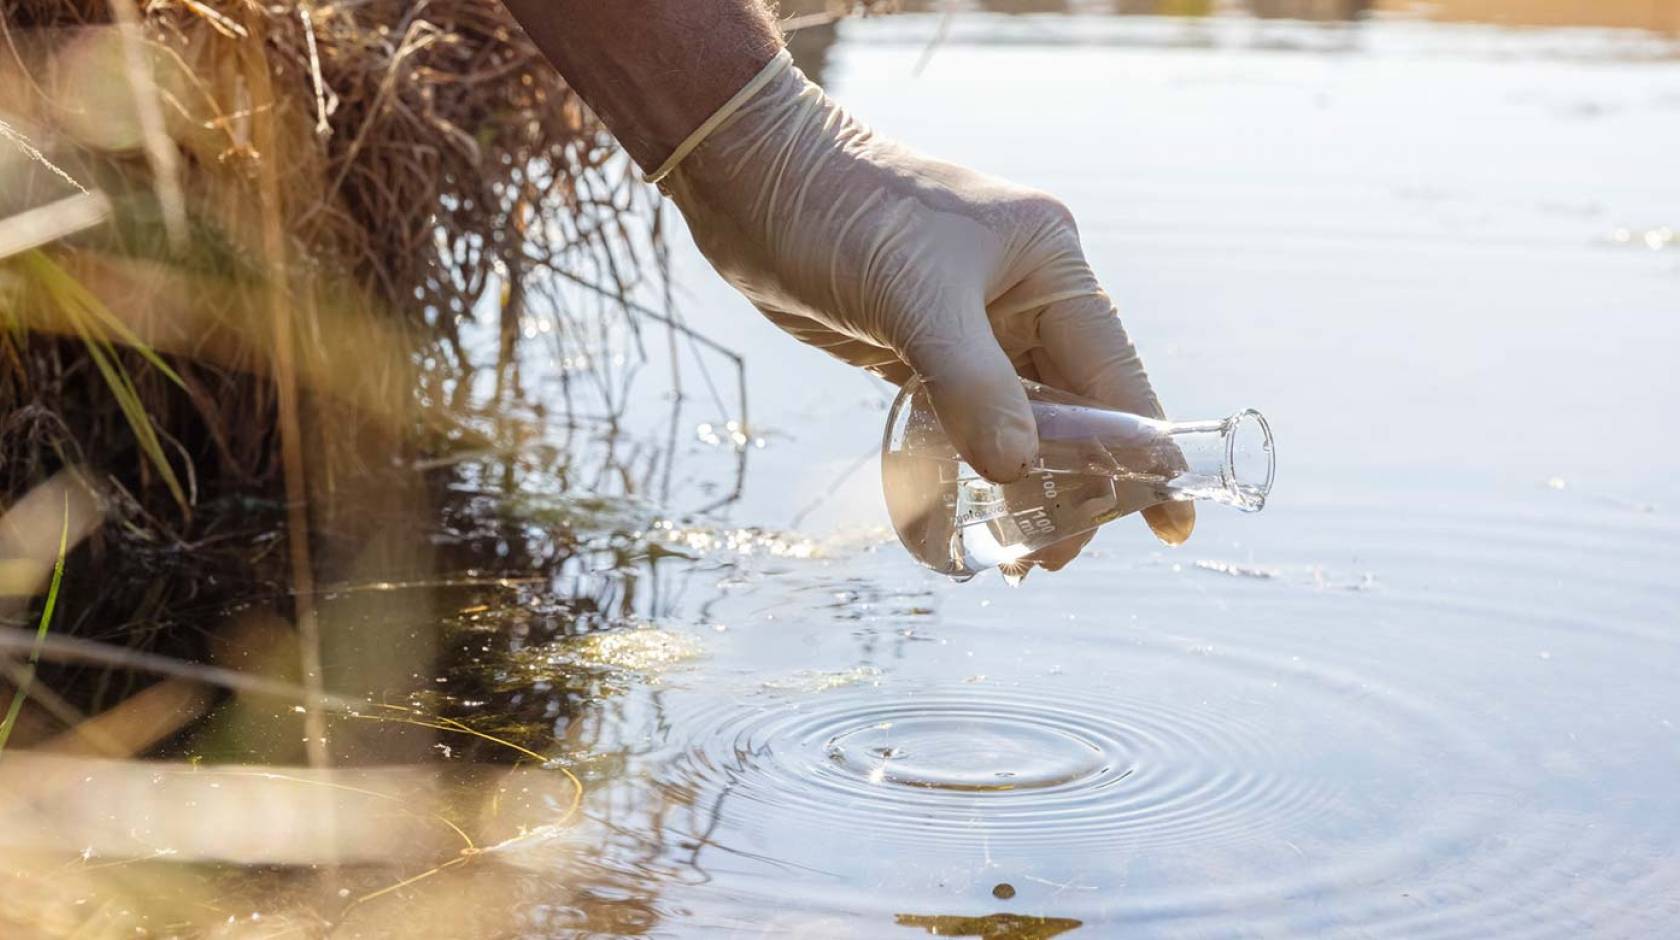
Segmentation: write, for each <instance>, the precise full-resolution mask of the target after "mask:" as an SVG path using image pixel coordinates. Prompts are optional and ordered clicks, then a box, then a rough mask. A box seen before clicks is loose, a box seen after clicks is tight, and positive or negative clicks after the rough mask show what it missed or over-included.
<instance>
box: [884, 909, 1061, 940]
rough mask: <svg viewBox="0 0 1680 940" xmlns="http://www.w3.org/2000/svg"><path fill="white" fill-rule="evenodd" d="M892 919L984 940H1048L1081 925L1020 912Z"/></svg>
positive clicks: (938, 933)
mask: <svg viewBox="0 0 1680 940" xmlns="http://www.w3.org/2000/svg"><path fill="white" fill-rule="evenodd" d="M893 922H894V923H896V924H898V925H899V926H900V927H920V928H922V929H923V930H925V931H927V932H928V933H930V934H933V935H934V936H936V937H983V938H986V940H1049V938H1051V937H1055V936H1059V935H1061V934H1064V933H1067V932H1068V931H1070V930H1073V929H1075V928H1077V927H1079V926H1081V922H1080V921H1077V920H1070V919H1068V918H1065V917H1031V916H1027V915H1023V914H987V915H984V916H978V917H965V916H963V915H960V914H944V915H940V914H899V915H897V916H896V917H894V918H893Z"/></svg>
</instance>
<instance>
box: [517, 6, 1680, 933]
mask: <svg viewBox="0 0 1680 940" xmlns="http://www.w3.org/2000/svg"><path fill="white" fill-rule="evenodd" d="M812 45H813V47H814V51H813V49H810V48H808V49H806V50H805V55H806V65H807V67H808V68H813V69H816V68H820V69H821V71H822V73H823V76H824V79H825V81H826V82H827V83H828V86H829V88H830V91H831V92H832V93H834V94H836V95H837V96H839V97H840V98H841V99H842V100H844V101H846V102H847V103H848V104H849V105H850V106H851V107H852V108H854V109H855V110H856V111H857V112H859V113H860V114H862V115H863V116H865V118H866V119H867V120H869V121H871V122H873V123H874V124H875V125H876V126H877V127H878V128H879V129H880V130H882V131H884V132H886V133H889V134H894V135H897V136H899V137H901V138H903V139H905V140H907V141H909V142H911V143H912V144H914V145H915V146H917V147H919V148H921V149H924V150H926V151H930V152H932V153H934V154H937V155H939V156H943V157H946V158H949V159H952V160H957V161H962V162H965V163H969V164H972V165H975V166H977V167H980V168H982V169H985V170H989V171H993V172H996V173H998V174H1001V175H1005V176H1008V177H1011V178H1014V179H1017V180H1020V181H1023V182H1026V183H1029V184H1034V185H1039V186H1042V187H1044V188H1047V189H1050V190H1052V191H1054V192H1056V193H1058V194H1059V195H1061V196H1062V197H1063V198H1065V199H1066V200H1067V201H1068V202H1069V203H1070V204H1071V205H1072V206H1073V207H1074V209H1075V212H1076V214H1077V215H1078V217H1079V221H1080V224H1081V229H1082V232H1083V235H1084V239H1085V242H1086V246H1087V249H1088V251H1089V253H1090V255H1091V257H1092V260H1093V263H1094V265H1095V267H1096V269H1097V271H1098V273H1099V275H1100V276H1101V277H1102V278H1103V279H1104V280H1105V282H1106V285H1107V287H1108V289H1109V291H1110V292H1111V293H1113V294H1114V295H1115V297H1116V298H1117V299H1118V301H1119V304H1120V306H1121V309H1122V311H1123V315H1124V316H1125V318H1126V320H1127V324H1128V326H1129V328H1130V329H1131V331H1132V333H1133V336H1134V338H1135V339H1136V341H1137V342H1138V344H1139V346H1140V348H1141V349H1142V350H1143V351H1144V355H1145V358H1146V361H1147V362H1148V363H1149V365H1150V368H1151V373H1152V375H1153V376H1154V379H1155V383H1156V386H1157V388H1158V389H1159V390H1160V392H1161V395H1162V398H1163V400H1164V401H1165V402H1166V403H1167V405H1168V409H1169V411H1170V412H1172V413H1173V414H1175V415H1178V416H1183V417H1203V416H1211V415H1221V414H1226V413H1229V412H1231V411H1233V410H1235V409H1238V408H1241V407H1249V406H1252V407H1258V408H1260V409H1262V410H1263V411H1265V412H1266V414H1267V415H1268V416H1269V417H1270V418H1271V420H1272V422H1273V426H1274V429H1275V432H1276V434H1277V439H1278V447H1279V453H1280V467H1279V475H1278V484H1277V487H1276V489H1275V490H1274V493H1273V498H1272V501H1271V503H1270V504H1269V506H1268V509H1267V511H1266V512H1265V513H1263V514H1261V515H1259V516H1243V515H1239V514H1237V513H1233V512H1229V511H1222V510H1221V509H1220V508H1219V507H1212V508H1209V509H1206V510H1204V512H1203V514H1202V519H1201V522H1200V524H1199V527H1198V529H1197V532H1196V534H1195V537H1194V538H1193V539H1192V540H1191V541H1190V542H1189V544H1188V545H1186V546H1184V547H1183V548H1180V549H1165V548H1163V547H1161V546H1160V545H1158V544H1157V543H1156V542H1154V541H1153V539H1151V538H1150V537H1149V535H1148V533H1147V532H1146V530H1145V529H1144V527H1143V526H1142V525H1140V524H1137V523H1136V522H1135V521H1133V520H1123V521H1122V522H1121V523H1118V524H1115V525H1112V526H1110V527H1108V529H1107V530H1105V531H1104V532H1103V534H1102V535H1101V536H1100V537H1099V538H1098V539H1097V541H1096V542H1095V543H1094V545H1093V546H1092V548H1091V549H1090V550H1088V551H1087V552H1086V553H1085V555H1084V556H1083V557H1082V558H1081V559H1080V560H1079V561H1078V562H1077V563H1075V564H1074V565H1072V566H1070V567H1069V568H1068V569H1066V570H1064V571H1062V572H1060V573H1056V574H1045V573H1042V572H1038V573H1034V574H1033V576H1032V577H1030V578H1028V579H1027V580H1026V582H1025V584H1024V585H1023V586H1021V587H1019V588H1010V587H1008V586H1006V585H1005V584H1004V583H1003V582H1002V580H1001V579H999V578H998V577H997V576H996V575H995V574H994V575H990V576H985V577H982V578H980V579H978V580H976V581H974V582H971V583H967V584H953V583H950V582H947V581H945V580H943V579H941V578H939V577H937V576H934V575H931V574H929V573H927V572H923V571H921V570H919V569H917V568H916V567H915V566H914V565H913V564H912V563H911V561H910V559H909V557H908V556H907V555H906V553H905V552H904V551H903V550H902V549H901V548H900V547H899V546H898V545H897V544H896V543H895V542H893V541H892V539H891V536H890V534H888V530H887V528H886V524H887V523H886V518H885V512H884V510H883V508H882V503H881V499H880V495H879V477H878V473H879V470H878V464H877V463H876V461H875V458H874V451H875V448H876V447H877V446H878V441H879V435H880V431H881V422H882V420H883V417H884V407H885V404H886V402H887V401H888V399H889V397H890V392H889V390H888V389H887V388H886V387H885V386H883V385H881V384H879V383H877V382H875V381H874V380H872V379H868V378H866V377H863V376H861V375H859V374H856V373H854V372H852V371H850V370H848V369H847V368H845V367H843V366H841V365H839V364H838V363H833V362H830V361H828V360H826V359H825V358H824V357H823V356H821V355H820V354H818V353H815V352H812V351H809V350H805V349H802V348H798V347H796V346H795V345H794V344H792V343H790V342H788V341H786V340H785V339H784V338H783V337H782V336H780V335H779V334H778V333H777V332H776V331H775V330H774V329H773V328H772V327H770V326H769V325H768V324H765V323H763V322H761V321H760V320H759V319H758V318H757V317H756V315H755V314H754V313H753V311H752V310H751V309H750V308H749V307H747V306H746V305H745V304H744V303H743V302H741V301H740V300H739V299H738V298H736V297H734V296H733V295H732V294H730V293H729V292H728V289H727V288H726V287H724V286H723V285H722V284H721V283H719V282H718V281H717V280H716V279H715V277H713V276H712V275H711V274H710V273H709V272H708V271H706V270H705V268H704V264H703V262H702V261H701V260H700V259H699V258H698V256H697V255H696V254H695V253H694V252H693V250H692V249H691V248H687V247H681V246H680V247H679V249H678V251H677V256H676V258H675V265H676V269H677V272H678V277H677V285H678V288H679V292H680V294H681V298H682V307H683V309H685V310H686V311H687V312H688V316H689V321H688V322H689V323H690V324H691V325H694V326H696V327H697V328H700V329H702V330H703V331H704V332H706V333H707V334H708V335H711V336H713V337H715V338H718V339H720V340H723V341H724V342H726V344H727V345H730V346H731V347H733V348H734V349H736V350H737V351H739V352H741V353H743V354H744V355H745V357H746V362H747V371H746V375H747V383H746V387H747V392H748V397H749V401H750V408H751V411H750V416H751V417H750V422H749V423H748V425H747V426H746V429H745V430H744V431H743V433H742V437H743V438H745V440H746V442H747V443H746V451H747V460H746V462H745V464H744V476H743V477H742V480H741V485H740V487H739V492H738V494H737V495H738V498H737V499H735V500H734V501H732V502H730V503H729V504H728V505H727V506H726V507H725V508H723V509H721V510H715V511H714V512H713V513H712V514H711V515H710V516H707V517H706V518H710V519H713V520H728V525H745V526H756V527H764V528H765V529H767V530H772V531H773V532H775V533H779V534H765V533H758V534H756V535H753V536H751V537H740V536H739V535H737V537H735V538H733V539H731V538H730V537H729V530H727V529H723V530H716V531H712V532H710V534H705V535H703V536H698V538H699V542H694V541H692V540H691V541H690V543H689V544H691V545H693V546H695V551H694V552H693V554H695V555H697V556H698V558H699V560H698V561H691V562H689V561H682V560H680V559H678V560H666V561H664V562H661V563H660V571H659V572H658V577H660V578H664V579H665V582H666V583H665V587H664V588H663V590H660V591H658V592H644V594H647V593H652V594H653V595H654V596H652V597H641V598H640V599H638V600H637V601H636V607H635V609H636V611H637V614H636V616H637V617H638V618H639V619H638V621H637V622H638V623H639V624H641V625H642V629H640V630H634V631H632V632H631V633H630V634H628V635H629V636H630V637H632V638H635V637H640V639H639V640H637V639H632V640H630V641H627V642H628V644H629V646H628V647H627V649H632V648H633V649H634V650H640V651H642V652H644V653H645V652H646V650H644V649H643V647H644V646H645V647H647V648H649V649H651V650H653V651H654V653H655V655H652V656H651V657H649V656H642V657H641V658H639V659H638V658H637V657H636V656H635V655H630V654H628V653H627V654H626V656H627V657H628V659H629V660H633V661H632V662H631V663H630V664H629V665H627V666H624V667H623V668H622V669H620V670H619V673H618V674H619V675H620V681H618V683H617V685H616V686H615V688H614V690H613V692H612V694H611V695H610V696H609V697H605V698H603V699H602V703H603V704H600V705H599V706H597V707H596V708H594V709H589V710H586V711H585V714H584V715H583V716H582V717H580V718H578V719H576V720H575V721H574V722H573V724H572V725H571V726H569V730H568V738H569V739H571V740H575V741H579V742H586V743H587V751H588V753H589V754H591V755H593V757H591V758H589V760H595V761H598V762H599V763H600V767H601V769H599V770H597V771H594V772H589V771H590V766H591V765H590V764H589V763H588V760H582V762H581V765H580V766H581V767H582V768H583V770H584V771H585V772H584V773H583V774H582V776H583V779H584V783H585V789H586V795H585V798H584V801H583V822H581V823H580V824H579V825H578V826H577V828H576V829H575V830H574V832H573V839H574V840H577V844H579V845H581V846H584V848H583V849H582V850H581V851H580V852H579V853H578V856H577V858H574V859H573V861H572V862H571V863H570V864H569V865H568V866H566V870H567V872H568V874H567V876H566V879H567V880H565V881H564V883H565V884H566V885H567V886H568V888H567V892H566V893H567V895H568V897H570V898H571V900H570V901H569V902H567V903H553V904H544V903H538V904H536V905H535V906H534V907H533V908H532V911H534V913H531V915H530V916H531V917H532V918H533V920H531V921H530V922H529V923H531V924H532V925H534V929H537V930H539V931H541V930H545V929H552V930H556V931H559V932H564V931H565V930H567V929H572V928H581V929H592V930H601V931H604V932H615V931H621V932H642V931H645V932H647V933H650V934H654V935H661V936H704V935H712V934H716V935H720V936H721V935H766V936H795V935H798V936H835V937H854V936H855V937H882V936H895V935H903V936H915V935H927V934H937V935H944V936H983V937H1048V936H1053V935H1057V934H1060V933H1063V932H1067V931H1074V932H1075V933H1077V934H1079V935H1090V936H1120V935H1124V936H1129V937H1149V936H1164V937H1175V936H1203V937H1205V936H1249V935H1254V936H1312V935H1326V934H1334V935H1358V936H1405V937H1448V936H1466V937H1468V936H1475V937H1495V936H1500V937H1503V936H1523V937H1529V936H1552V935H1559V936H1563V935H1567V936H1579V935H1583V934H1589V935H1593V936H1628V937H1635V936H1654V935H1658V934H1660V933H1663V932H1665V928H1667V929H1672V927H1673V925H1674V924H1675V923H1677V922H1680V808H1677V807H1676V805H1675V803H1674V800H1673V794H1674V787H1675V785H1676V780H1677V779H1680V686H1677V684H1676V678H1677V677H1680V623H1677V614H1680V586H1677V585H1676V582H1675V579H1674V576H1673V571H1674V567H1675V563H1676V562H1677V561H1680V524H1677V522H1676V516H1675V510H1676V508H1677V507H1680V477H1677V474H1676V472H1675V471H1676V467H1677V466H1680V441H1677V438H1676V435H1675V434H1674V432H1673V429H1674V421H1675V419H1674V416H1673V410H1674V408H1675V406H1676V404H1680V384H1677V381H1676V377H1675V376H1676V371H1675V369H1674V368H1673V365H1672V358H1673V351H1674V349H1676V348H1677V345H1680V316H1676V313H1680V242H1676V241H1675V240H1674V237H1673V235H1672V231H1671V230H1670V229H1668V228H1665V227H1664V226H1665V225H1674V224H1676V223H1677V220H1680V176H1676V174H1675V173H1674V172H1673V166H1674V164H1673V160H1674V154H1675V152H1676V151H1677V149H1680V61H1677V60H1676V58H1675V52H1676V47H1675V46H1674V45H1673V44H1672V43H1670V42H1668V41H1667V40H1664V39H1662V38H1660V37H1658V36H1655V35H1652V34H1646V33H1635V32H1611V31H1597V30H1569V31H1512V30H1499V29H1492V28H1488V27H1483V26H1448V25H1432V24H1425V23H1419V22H1416V21H1412V20H1382V19H1379V20H1377V21H1367V22H1363V23H1360V24H1357V25H1350V24H1331V25H1310V24H1302V23H1279V22H1267V21H1259V20H1253V19H1249V18H1246V17H1223V18H1213V19H1207V20H1172V19H1153V18H1141V19H1133V18H1114V17H1097V16H1090V17H1077V16H1061V17H1031V16H1029V17H997V16H985V15H980V14H964V15H962V16H958V17H954V18H952V19H950V20H948V21H944V20H942V19H941V18H940V17H938V16H934V15H928V16H905V17H897V18H887V19H871V20H867V21H860V22H848V23H845V24H843V25H841V26H840V27H839V28H838V30H835V31H832V32H830V33H829V34H828V35H827V36H826V37H825V38H824V41H822V42H818V43H813V44H812ZM818 57H820V58H818ZM679 241H680V238H679ZM691 381H692V378H691ZM701 410H702V411H704V410H705V408H704V406H702V407H701ZM727 417H728V412H727V411H725V412H720V413H719V415H718V417H717V419H716V420H717V422H718V424H717V425H716V426H714V424H713V423H711V422H708V423H706V424H705V425H702V426H700V427H699V428H698V429H697V430H696V429H695V422H696V419H695V418H694V417H693V415H692V414H689V415H688V416H686V417H684V418H683V419H682V422H683V423H682V429H681V439H682V440H683V441H685V442H686V443H684V444H683V445H682V446H681V447H680V448H679V449H680V450H682V451H684V452H685V453H686V455H687V460H688V461H689V463H688V464H685V466H690V467H692V466H712V467H721V466H726V465H728V462H729V460H731V459H733V457H732V456H725V455H732V454H733V453H734V451H733V450H732V449H731V448H730V446H729V443H730V441H729V433H730V432H731V431H734V430H736V429H735V428H733V427H731V428H728V429H727V430H725V427H724V426H723V425H722V424H721V422H722V421H723V420H725V419H726V418H727ZM759 445H762V446H759ZM708 455H710V456H708ZM707 461H710V463H709V464H708V463H707ZM703 479H704V473H700V472H696V473H695V475H694V476H693V477H692V478H691V479H689V480H688V482H689V483H690V484H693V483H695V481H697V480H699V481H703ZM679 482H681V481H679ZM712 485H713V486H714V487H717V484H715V483H714V484H712ZM725 485H727V484H725ZM681 489H682V487H681V486H680V485H679V487H678V490H679V491H680V490H681ZM697 531H698V530H697ZM673 644H674V645H673ZM673 649H675V650H676V652H674V653H673V652H672V650H673ZM661 651H663V654H662V653H661ZM532 877H538V878H539V879H540V876H538V875H532ZM580 884H582V885H586V886H588V887H585V888H582V889H580V888H578V885H580ZM580 897H581V898H587V899H590V901H589V903H585V902H584V901H582V900H579V898H580ZM604 911H616V912H617V914H616V915H609V914H606V913H603V912H604ZM631 912H633V915H632V913H631ZM615 916H616V917H618V918H619V919H617V920H615V919H613V918H614V917H615Z"/></svg>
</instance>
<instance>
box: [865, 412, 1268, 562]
mask: <svg viewBox="0 0 1680 940" xmlns="http://www.w3.org/2000/svg"><path fill="white" fill-rule="evenodd" d="M1022 384H1023V385H1024V386H1025V388H1026V391H1027V399H1028V401H1029V403H1030V404H1031V405H1032V410H1033V418H1034V419H1035V420H1036V421H1037V423H1038V436H1039V451H1038V460H1037V462H1036V463H1035V464H1034V465H1033V467H1032V468H1031V469H1030V470H1029V471H1028V472H1027V474H1026V475H1025V476H1023V477H1021V479H1019V480H1016V481H1014V482H1013V483H1005V484H999V483H993V482H991V481H990V480H987V479H985V478H984V477H982V476H980V474H979V473H977V472H976V471H975V470H974V468H972V467H970V466H969V465H968V463H967V462H965V461H964V460H963V459H962V457H961V456H960V455H959V454H958V453H957V450H956V448H955V447H954V446H953V445H952V444H951V442H950V439H949V438H947V437H946V436H945V432H944V430H943V429H942V428H941V427H940V425H939V420H938V418H937V417H935V415H934V412H933V405H932V401H931V399H930V397H929V395H928V391H927V386H926V384H925V383H923V382H922V381H921V380H920V379H912V380H911V381H910V382H908V383H906V384H905V386H904V388H903V390H902V391H901V392H900V393H899V396H898V398H897V400H895V401H894V402H893V406H892V409H891V411H890V412H889V413H888V415H887V429H886V434H885V436H884V438H883V440H882V445H881V478H882V485H883V488H884V489H885V492H886V500H887V509H888V512H889V514H890V515H891V516H892V521H893V527H894V528H895V529H896V530H897V532H898V537H899V540H900V541H901V542H902V543H903V544H904V547H905V548H906V549H907V550H909V552H910V554H911V555H912V556H914V557H915V558H916V560H917V561H919V562H921V563H922V564H923V565H925V566H927V567H928V568H931V569H933V570H934V571H938V572H940V573H941V574H945V575H949V576H951V577H953V578H958V579H967V578H970V577H973V576H974V575H976V574H978V573H980V572H981V571H984V570H986V569H988V568H995V567H1003V568H1004V570H1005V572H1006V573H1007V572H1009V571H1011V570H1015V566H1016V565H1018V564H1019V563H1020V562H1021V560H1022V559H1023V558H1025V557H1026V556H1027V555H1030V554H1031V553H1033V552H1035V551H1037V550H1039V549H1041V548H1045V547H1047V546H1050V545H1054V544H1056V543H1057V542H1060V541H1062V540H1064V539H1067V538H1071V537H1073V536H1075V535H1079V534H1082V533H1085V532H1089V531H1091V530H1092V529H1095V528H1097V527H1098V526H1102V525H1104V524H1106V523H1108V522H1112V521H1113V520H1115V519H1118V518H1120V517H1122V516H1126V515H1130V514H1132V513H1134V512H1137V511H1139V510H1141V509H1144V508H1147V507H1149V506H1153V505H1155V504H1157V503H1163V502H1169V501H1175V500H1177V501H1184V500H1208V501H1212V502H1216V503H1221V504H1224V505H1228V506H1232V507H1234V508H1236V509H1239V510H1242V511H1244V512H1257V511H1259V510H1260V509H1261V508H1262V507H1264V506H1265V503H1266V497H1267V495H1268V494H1269V493H1270V492H1271V488H1272V478H1273V475H1274V472H1275V469H1276V460H1275V455H1274V453H1273V447H1272V434H1271V429H1270V427H1269V426H1268V425H1267V423H1266V419H1265V418H1264V417H1263V416H1262V415H1261V414H1260V413H1259V412H1258V411H1253V410H1248V411H1240V412H1237V413H1236V414H1233V415H1231V416H1230V417H1228V418H1223V419H1219V420H1214V421H1181V422H1173V421H1164V420H1159V419H1155V418H1146V417H1142V416H1140V415H1135V414H1129V413H1127V412H1123V411H1116V410H1114V409H1112V408H1108V407H1105V406H1104V405H1102V404H1099V403H1097V402H1093V401H1089V400H1087V399H1084V398H1080V397H1079V396H1076V395H1071V394H1068V393H1066V392H1062V391H1059V390H1057V389H1053V388H1050V387H1048V386H1045V385H1040V384H1039V383H1036V382H1031V381H1027V380H1025V379H1023V380H1022Z"/></svg>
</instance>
